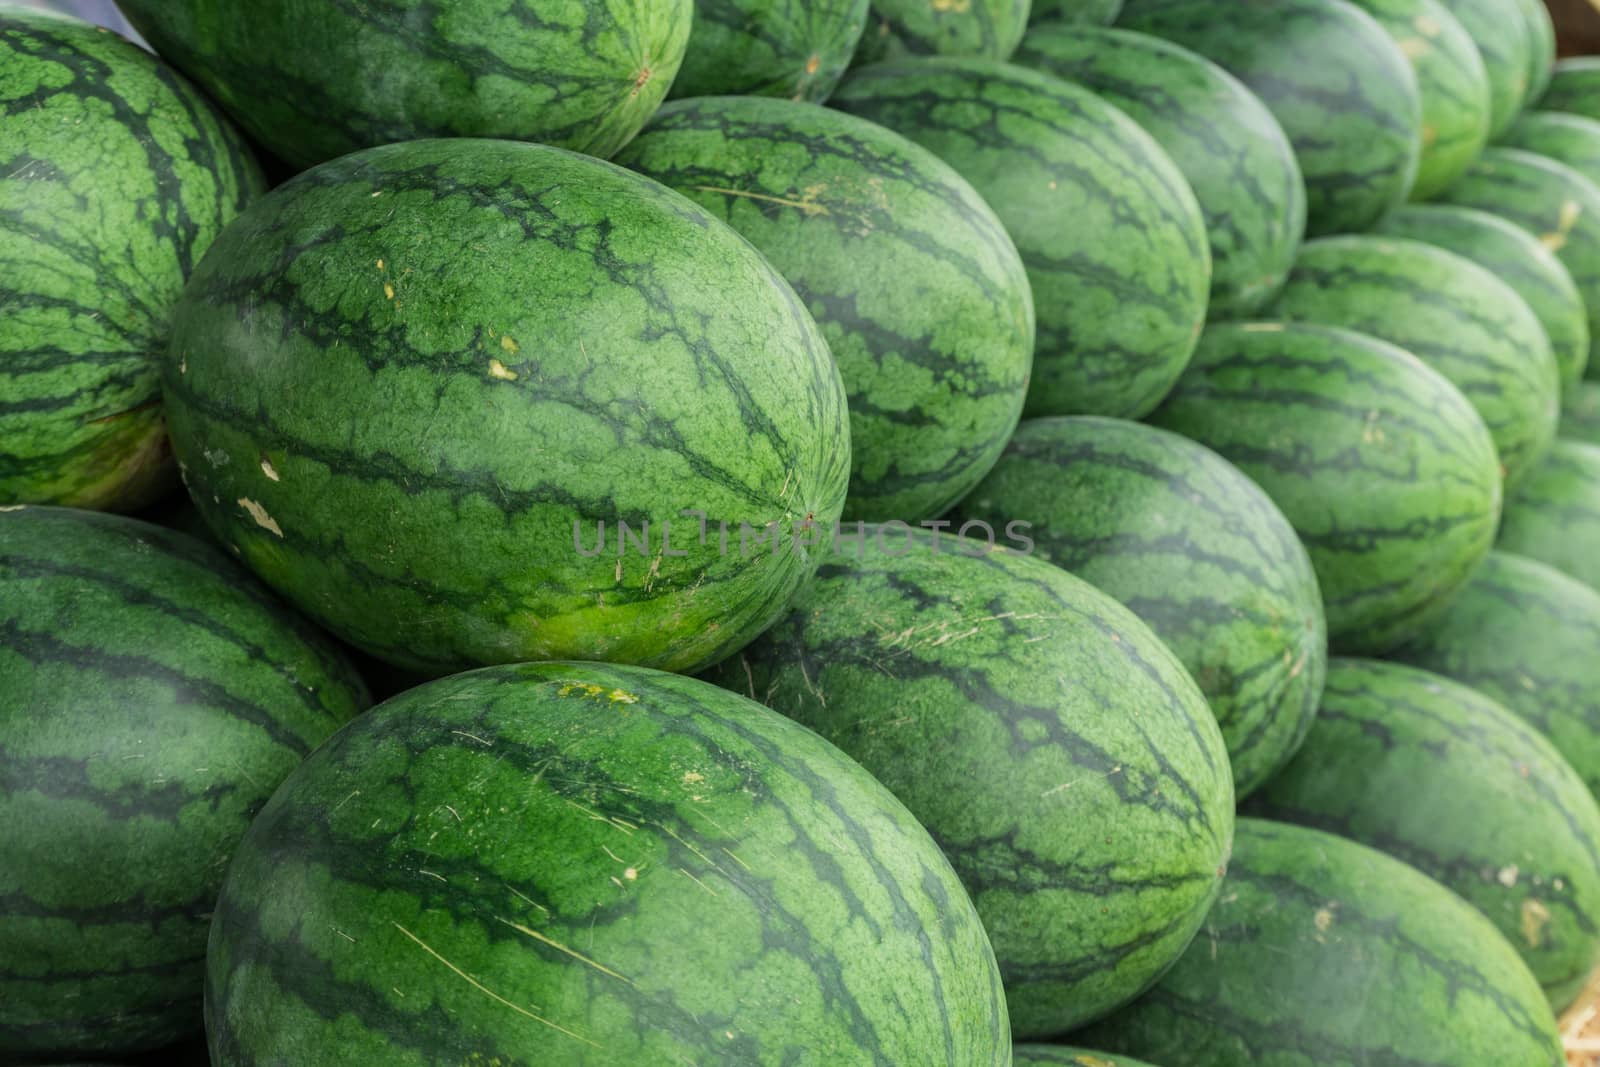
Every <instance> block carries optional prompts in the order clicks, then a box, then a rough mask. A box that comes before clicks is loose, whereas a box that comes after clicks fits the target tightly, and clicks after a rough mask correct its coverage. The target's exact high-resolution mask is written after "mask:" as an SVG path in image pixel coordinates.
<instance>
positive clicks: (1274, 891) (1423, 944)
mask: <svg viewBox="0 0 1600 1067" xmlns="http://www.w3.org/2000/svg"><path fill="white" fill-rule="evenodd" d="M1074 1037H1075V1040H1081V1041H1084V1042H1087V1043H1089V1044H1091V1045H1103V1046H1105V1047H1106V1048H1108V1049H1112V1050H1114V1051H1118V1052H1126V1053H1129V1054H1131V1055H1135V1056H1143V1057H1145V1058H1147V1059H1149V1060H1151V1061H1152V1062H1154V1063H1169V1064H1182V1065H1183V1067H1246V1065H1248V1067H1302V1065H1305V1064H1312V1063H1314V1064H1316V1065H1317V1067H1377V1065H1379V1064H1382V1065H1384V1067H1389V1065H1393V1067H1461V1065H1463V1064H1485V1063H1491V1062H1492V1063H1493V1064H1494V1065H1495V1067H1561V1065H1562V1064H1564V1063H1565V1062H1566V1061H1565V1057H1564V1056H1563V1055H1562V1052H1561V1040H1560V1037H1559V1036H1558V1034H1557V1031H1556V1022H1555V1019H1554V1017H1553V1016H1552V1015H1551V1012H1550V1007H1549V1005H1548V1004H1547V1003H1546V1002H1545V999H1544V997H1543V995H1542V994H1541V992H1540V989H1539V984H1538V982H1537V981H1535V980H1534V977H1533V975H1531V974H1529V973H1528V968H1527V966H1526V965H1525V964H1524V963H1523V962H1522V961H1521V960H1520V959H1518V958H1517V954H1516V951H1515V950H1514V949H1512V947H1511V946H1510V945H1508V944H1507V943H1506V941H1505V939H1504V938H1503V937H1501V936H1500V934H1499V932H1498V931H1496V930H1495V928H1494V927H1493V926H1492V925H1490V923H1489V920H1487V919H1485V918H1484V917H1483V916H1482V915H1480V914H1478V912H1476V911H1474V910H1473V909H1472V907H1471V906H1470V905H1469V904H1467V903H1466V902H1465V901H1463V900H1462V899H1461V898H1460V897H1458V896H1456V895H1455V894H1454V893H1451V892H1450V891H1449V890H1447V889H1445V888H1444V887H1442V886H1440V885H1439V883H1437V882H1435V881H1433V880H1432V879H1430V878H1428V877H1426V876H1425V875H1422V874H1419V873H1418V872H1417V871H1415V870H1413V869H1412V868H1410V867H1408V866H1406V865H1405V864H1403V863H1401V862H1400V861H1399V860H1396V859H1392V858H1390V857H1389V856H1386V855H1384V854H1383V853H1381V852H1377V851H1375V850H1373V849H1370V848H1367V847H1366V846H1364V845H1358V844H1356V843H1354V842H1351V841H1346V840H1344V839H1343V838H1338V837H1334V836H1332V835H1331V834H1325V833H1322V832H1320V831H1317V830H1308V829H1303V828H1301V827H1298V826H1286V825H1283V824H1280V823H1273V822H1266V821H1264V820H1260V819H1241V820H1239V831H1238V837H1237V840H1236V844H1235V848H1234V855H1233V864H1232V866H1230V867H1229V869H1228V878H1227V882H1226V884H1225V886H1224V891H1223V895H1222V898H1221V899H1220V900H1219V901H1218V902H1217V906H1216V908H1215V909H1214V910H1213V911H1212V913H1211V915H1210V916H1209V917H1208V918H1207V919H1206V923H1205V927H1204V929H1203V930H1202V931H1201V933H1200V936H1199V937H1197V938H1196V939H1195V942H1194V944H1193V945H1192V946H1191V947H1190V949H1189V951H1188V952H1186V953H1185V954H1184V956H1183V958H1182V959H1181V960H1179V961H1178V965H1177V966H1176V967H1174V968H1173V969H1172V970H1171V971H1170V972H1169V973H1168V974H1167V976H1166V977H1165V978H1163V979H1162V980H1161V984H1160V985H1158V986H1156V988H1155V989H1154V990H1153V991H1152V992H1151V993H1150V994H1149V995H1148V996H1146V997H1144V998H1143V999H1142V1000H1140V1001H1138V1002H1137V1003H1136V1004H1134V1005H1133V1006H1132V1007H1130V1008H1128V1009H1127V1010H1126V1011H1123V1012H1121V1013H1119V1014H1117V1015H1116V1016H1113V1017H1112V1018H1111V1019H1109V1020H1107V1021H1106V1022H1105V1023H1103V1024H1102V1025H1099V1026H1096V1027H1093V1028H1092V1029H1090V1030H1088V1031H1086V1032H1085V1033H1083V1034H1081V1035H1074ZM1490 1055H1492V1059H1489V1058H1486V1057H1487V1056H1490Z"/></svg>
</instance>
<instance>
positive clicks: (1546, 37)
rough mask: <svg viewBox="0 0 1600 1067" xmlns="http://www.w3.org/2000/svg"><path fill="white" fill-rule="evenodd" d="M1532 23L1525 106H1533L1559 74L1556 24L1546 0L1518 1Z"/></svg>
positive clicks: (1529, 30) (1530, 25) (1524, 15)
mask: <svg viewBox="0 0 1600 1067" xmlns="http://www.w3.org/2000/svg"><path fill="white" fill-rule="evenodd" d="M1516 4H1517V6H1518V7H1520V8H1521V9H1522V14H1523V17H1524V18H1525V19H1526V20H1527V24H1528V92H1527V96H1526V97H1525V98H1524V101H1523V102H1524V104H1525V105H1528V106H1532V105H1533V104H1535V103H1537V102H1538V100H1539V98H1540V97H1542V96H1543V95H1544V93H1545V90H1546V89H1548V88H1549V87H1550V78H1551V76H1552V75H1554V73H1555V63H1556V24H1555V21H1554V20H1553V19H1552V18H1551V17H1550V9H1549V8H1548V7H1546V6H1545V0H1516Z"/></svg>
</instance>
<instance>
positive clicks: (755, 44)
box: [670, 0, 868, 103]
mask: <svg viewBox="0 0 1600 1067" xmlns="http://www.w3.org/2000/svg"><path fill="white" fill-rule="evenodd" d="M867 8H868V0H695V5H694V33H693V34H691V35H690V37H689V50H688V52H687V53H686V54H685V56H684V58H683V67H682V68H681V69H680V70H679V71H678V77H677V80H676V81H674V82H673V83H672V91H671V94H670V95H672V96H675V97H683V96H714V95H718V94H721V93H755V94H759V95H761V96H786V97H789V98H790V99H793V100H810V101H814V102H816V103H821V102H822V101H824V100H826V99H827V98H828V94H829V93H831V92H833V87H834V86H835V85H837V84H839V79H840V78H841V77H843V76H844V72H845V69H846V68H848V67H849V66H850V58H851V57H852V56H853V55H855V51H856V45H857V44H858V43H859V42H860V40H861V34H862V33H863V32H864V31H865V30H866V28H867Z"/></svg>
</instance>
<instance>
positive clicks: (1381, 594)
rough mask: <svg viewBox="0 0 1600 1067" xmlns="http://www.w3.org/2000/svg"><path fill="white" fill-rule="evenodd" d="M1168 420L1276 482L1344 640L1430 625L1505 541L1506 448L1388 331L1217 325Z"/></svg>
mask: <svg viewBox="0 0 1600 1067" xmlns="http://www.w3.org/2000/svg"><path fill="white" fill-rule="evenodd" d="M1152 421H1153V422H1155V423H1156V424H1157V425H1159V426H1163V427H1165V428H1167V429H1169V430H1176V431H1177V432H1178V433H1181V434H1183V435H1184V436H1186V437H1190V438H1193V439H1194V440H1196V441H1199V442H1200V443H1201V444H1203V445H1206V446H1207V447H1209V448H1212V449H1214V450H1216V451H1217V452H1220V453H1221V454H1222V455H1223V456H1224V457H1226V458H1227V459H1229V460H1231V461H1232V462H1233V463H1235V464H1237V465H1238V466H1239V468H1240V469H1241V470H1243V471H1244V472H1245V473H1246V474H1248V475H1249V476H1250V477H1251V478H1253V479H1255V481H1256V482H1257V483H1258V484H1260V485H1261V487H1262V488H1263V489H1265V490H1266V491H1267V494H1268V495H1269V496H1271V497H1272V499H1273V502H1274V503H1276V504H1277V505H1278V507H1279V508H1280V509H1282V511H1283V513H1284V514H1285V515H1286V516H1287V517H1288V519H1289V521H1290V523H1292V524H1293V525H1294V528H1295V530H1296V531H1297V532H1298V533H1299V534H1300V539H1301V541H1303V542H1304V543H1305V546H1306V549H1307V550H1308V551H1309V552H1310V554H1311V562H1312V564H1313V566H1315V568H1316V572H1317V580H1318V583H1319V584H1320V585H1321V588H1322V596H1323V602H1324V605H1325V607H1326V609H1327V617H1328V631H1329V635H1330V637H1331V638H1332V640H1333V643H1334V645H1335V647H1338V648H1341V649H1345V650H1352V651H1362V650H1373V651H1376V650H1382V649H1385V648H1388V647H1390V646H1392V645H1394V644H1396V643H1398V642H1399V641H1400V640H1403V639H1404V638H1405V637H1407V636H1409V635H1410V634H1411V633H1413V632H1415V631H1416V629H1417V628H1418V627H1419V626H1420V625H1421V623H1422V622H1423V621H1424V620H1425V619H1426V618H1427V616H1428V615H1429V614H1430V613H1433V612H1436V611H1437V610H1439V608H1440V607H1442V606H1443V605H1444V604H1445V602H1446V601H1448V600H1449V599H1450V598H1451V597H1452V596H1453V595H1454V594H1455V593H1456V592H1457V591H1458V590H1459V589H1460V588H1461V586H1462V584H1463V583H1465V582H1466V580H1467V579H1468V578H1469V577H1470V576H1471V574H1472V572H1473V571H1474V569H1476V568H1477V566H1478V565H1479V563H1480V562H1481V561H1482V560H1483V557H1484V555H1485V553H1487V552H1488V551H1489V549H1490V546H1491V545H1492V544H1493V542H1494V535H1495V527H1496V526H1497V525H1498V523H1499V519H1500V500H1501V495H1500V494H1501V490H1500V476H1499V471H1498V467H1497V458H1496V455H1495V450H1494V442H1493V441H1492V440H1491V439H1490V437H1489V432H1488V430H1487V429H1486V428H1485V427H1484V425H1483V420H1482V419H1481V418H1479V417H1478V415H1477V413H1476V412H1475V411H1473V409H1472V407H1471V405H1470V404H1468V403H1467V400H1466V398H1465V397H1463V396H1462V395H1461V393H1460V391H1459V390H1457V389H1456V388H1455V387H1454V386H1452V385H1451V384H1450V383H1449V382H1448V381H1446V380H1445V379H1444V378H1443V377H1442V376H1440V375H1439V374H1438V373H1437V372H1436V371H1434V370H1432V369H1431V368H1429V367H1428V366H1427V365H1425V364H1423V363H1422V362H1421V361H1420V360H1418V359H1416V357H1414V356H1412V355H1411V354H1410V353H1408V352H1405V351H1403V350H1401V349H1398V348H1395V347H1394V346H1392V345H1388V344H1385V343H1384V342H1382V341H1378V340H1376V339H1374V338H1370V337H1365V336H1363V335H1360V334H1355V333H1350V332H1348V331H1345V330H1339V329H1333V328H1329V327H1324V326H1312V325H1306V324H1298V323H1246V324H1237V325H1217V326H1212V327H1210V328H1209V329H1207V331H1206V334H1205V336H1204V337H1203V338H1201V341H1200V350H1199V351H1198V352H1197V353H1196V354H1195V360H1194V363H1193V365H1192V366H1191V367H1190V369H1189V371H1188V373H1187V374H1185V375H1184V377H1183V379H1182V380H1181V381H1179V383H1178V387H1177V388H1176V389H1175V390H1173V394H1172V396H1171V397H1169V398H1168V400H1167V402H1166V404H1164V405H1163V406H1162V407H1161V409H1160V410H1159V411H1157V412H1156V413H1155V415H1154V416H1153V417H1152Z"/></svg>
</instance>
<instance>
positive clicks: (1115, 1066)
mask: <svg viewBox="0 0 1600 1067" xmlns="http://www.w3.org/2000/svg"><path fill="white" fill-rule="evenodd" d="M1011 1052H1012V1055H1013V1057H1014V1059H1013V1060H1012V1062H1013V1063H1015V1064H1016V1067H1040V1065H1045V1067H1049V1065H1051V1064H1060V1065H1062V1067H1150V1065H1149V1064H1147V1063H1144V1062H1142V1061H1140V1060H1132V1059H1129V1058H1128V1057H1126V1056H1113V1055H1111V1054H1110V1053H1109V1052H1092V1051H1090V1050H1089V1049H1082V1048H1067V1047H1066V1046H1065V1045H1016V1046H1014V1047H1013V1048H1012V1050H1011Z"/></svg>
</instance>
